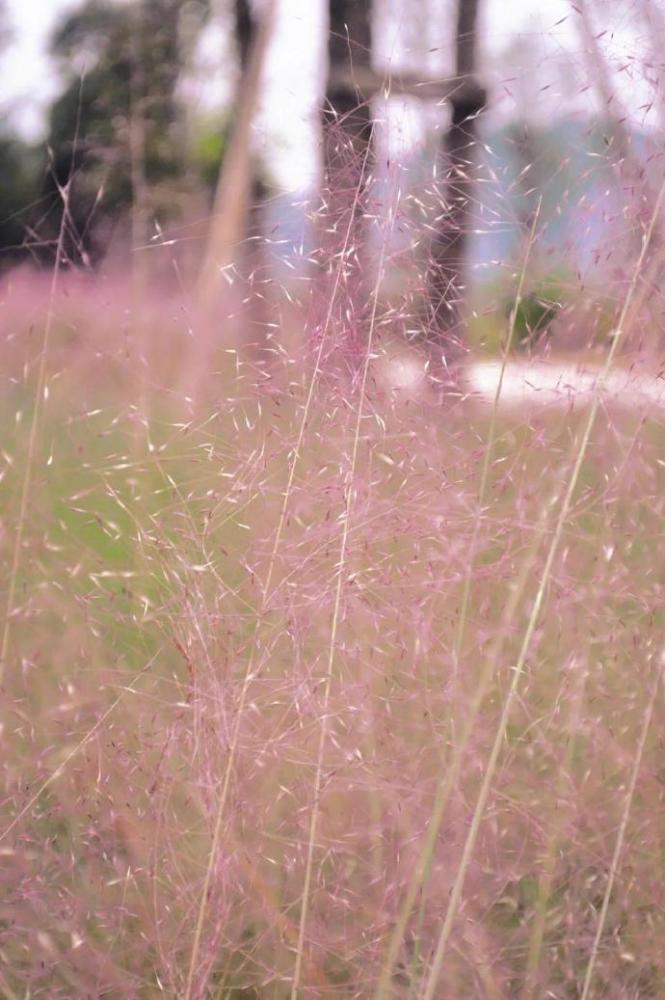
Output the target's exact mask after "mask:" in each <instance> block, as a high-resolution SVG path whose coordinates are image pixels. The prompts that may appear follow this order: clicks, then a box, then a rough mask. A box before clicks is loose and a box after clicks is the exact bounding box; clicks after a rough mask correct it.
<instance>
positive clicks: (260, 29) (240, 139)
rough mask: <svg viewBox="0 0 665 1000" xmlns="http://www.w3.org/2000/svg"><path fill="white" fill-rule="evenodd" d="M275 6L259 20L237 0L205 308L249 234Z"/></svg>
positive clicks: (202, 294) (204, 272)
mask: <svg viewBox="0 0 665 1000" xmlns="http://www.w3.org/2000/svg"><path fill="white" fill-rule="evenodd" d="M275 6H276V5H275V2H274V0H268V3H267V4H266V5H265V8H264V10H263V13H262V15H261V18H260V20H259V21H257V22H255V20H254V17H253V15H252V12H251V9H250V6H249V3H248V2H247V0H236V4H235V14H236V22H235V31H236V39H237V42H238V49H239V55H240V61H241V72H240V77H239V81H238V87H237V91H236V93H237V99H236V101H235V118H234V122H233V128H232V131H231V137H230V141H229V144H228V147H227V149H226V151H225V155H224V160H223V163H222V167H221V171H220V176H219V182H218V186H217V193H216V195H215V201H214V206H213V213H212V219H211V223H210V231H209V233H208V240H207V245H206V250H205V254H204V259H203V264H202V267H201V272H200V275H199V284H198V301H199V306H200V308H201V309H202V310H203V311H204V312H206V311H209V310H211V309H212V307H213V306H214V304H215V301H216V299H217V298H218V296H219V294H220V292H221V291H222V289H223V286H224V277H223V274H222V272H223V270H224V269H225V268H227V267H229V266H230V265H232V264H234V263H235V262H236V257H237V253H238V248H239V244H240V242H241V241H242V240H243V239H244V238H245V236H246V234H247V225H248V214H249V207H250V204H251V198H252V189H253V185H254V183H255V173H254V170H253V165H252V148H251V126H252V122H253V120H254V116H255V113H256V108H257V105H258V100H259V92H260V84H261V78H262V76H263V68H264V65H265V60H266V54H267V51H268V43H269V41H270V36H271V33H272V26H273V20H274V14H275ZM254 190H256V189H255V188H254Z"/></svg>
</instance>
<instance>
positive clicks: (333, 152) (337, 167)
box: [321, 0, 372, 370]
mask: <svg viewBox="0 0 665 1000" xmlns="http://www.w3.org/2000/svg"><path fill="white" fill-rule="evenodd" d="M328 14H329V31H328V59H329V65H328V79H327V86H326V95H325V102H324V107H323V112H322V124H323V170H324V199H325V201H326V203H327V206H328V209H327V212H326V218H325V221H324V230H325V232H324V237H323V239H322V243H321V250H322V252H323V255H324V265H326V266H328V267H333V268H334V267H336V266H337V263H338V257H337V254H338V253H339V252H341V251H342V250H344V251H345V253H346V259H347V264H348V266H347V267H346V269H345V275H346V278H345V288H344V292H345V299H344V304H343V313H344V315H345V321H344V326H345V338H344V342H343V345H342V346H343V349H344V351H345V353H346V355H347V358H346V360H347V362H348V364H349V367H350V368H351V370H353V369H354V368H355V367H356V366H357V360H358V357H359V355H361V353H362V345H363V343H364V332H363V327H364V319H365V317H364V315H363V314H364V312H365V311H366V310H365V308H364V305H365V304H366V302H367V294H366V292H367V289H366V288H363V286H364V285H365V283H366V279H367V274H368V271H367V268H366V266H363V264H365V265H366V264H367V263H368V261H367V259H366V256H367V233H366V232H364V229H365V227H364V226H363V217H364V215H365V212H366V206H365V203H364V198H363V195H364V192H365V187H366V180H367V175H368V173H369V170H368V169H367V166H366V156H367V147H368V143H370V142H371V133H372V113H371V107H370V101H369V96H370V95H368V94H367V93H363V87H362V83H363V81H365V82H366V81H367V80H368V79H369V78H370V77H371V49H372V4H371V0H329V2H328ZM347 233H348V234H349V238H348V241H346V236H347ZM345 241H346V242H347V245H346V247H345V246H344V243H345ZM363 255H365V260H364V261H363V260H362V257H363Z"/></svg>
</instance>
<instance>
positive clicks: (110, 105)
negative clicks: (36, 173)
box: [47, 0, 192, 259]
mask: <svg viewBox="0 0 665 1000" xmlns="http://www.w3.org/2000/svg"><path fill="white" fill-rule="evenodd" d="M181 8H182V5H181V3H180V2H179V0H141V2H140V3H137V4H133V5H128V4H123V5H120V4H116V3H112V2H110V0H88V2H87V3H86V4H85V5H84V6H83V8H82V9H80V10H77V11H75V12H74V13H73V14H71V15H69V16H68V17H66V18H65V20H64V21H63V22H62V23H61V24H60V26H59V27H58V29H57V30H56V32H55V34H54V36H53V38H52V42H51V50H52V53H53V55H54V56H55V57H56V58H57V59H58V60H59V61H60V63H61V65H62V67H63V68H64V70H65V77H66V85H65V89H64V91H63V92H62V94H61V95H60V97H59V98H58V99H57V100H56V101H55V103H54V105H53V107H52V109H51V113H50V121H49V147H50V149H51V150H52V169H51V172H50V177H49V180H48V181H47V192H48V193H50V194H51V195H52V196H53V197H54V199H55V202H56V205H58V201H59V199H58V195H57V192H56V185H60V186H62V185H64V184H66V183H67V182H68V180H69V179H70V178H73V183H72V187H71V204H70V212H69V215H70V221H71V225H70V227H69V230H70V232H69V237H70V238H69V240H68V245H67V248H66V249H67V251H68V253H69V254H70V255H71V256H72V257H73V258H74V259H76V258H77V257H79V256H80V255H81V254H83V255H85V254H87V255H88V256H90V257H92V258H94V257H96V256H98V255H99V254H100V253H101V252H102V251H103V249H104V248H105V246H106V244H107V243H108V240H109V238H110V235H111V230H112V228H113V227H114V226H115V225H116V223H117V222H118V220H122V219H123V218H124V219H126V218H127V216H128V214H129V212H130V209H133V211H134V213H135V219H136V218H139V219H140V222H141V224H142V225H143V227H144V228H145V227H146V226H147V225H148V224H149V222H150V221H151V220H153V219H154V220H158V221H159V222H164V221H167V220H168V219H169V218H172V217H173V216H174V215H175V214H177V206H178V202H179V194H180V192H181V191H182V187H183V184H184V177H185V172H186V165H187V164H186V156H185V153H186V147H185V143H184V135H183V125H182V121H181V113H180V108H179V105H178V101H177V97H176V89H177V84H178V81H179V78H180V74H181V70H182V66H183V58H184V55H185V53H183V51H182V48H183V46H182V45H181V37H180V15H181ZM189 35H191V25H190V31H189ZM191 44H192V40H191V37H188V38H187V46H186V47H187V48H188V49H189V48H191ZM83 67H85V69H84V71H83V72H81V69H83ZM61 211H62V210H61V207H60V206H58V209H57V211H56V212H55V213H54V218H53V219H52V226H53V228H54V229H55V228H57V226H59V220H60V216H61Z"/></svg>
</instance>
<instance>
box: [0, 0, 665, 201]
mask: <svg viewBox="0 0 665 1000" xmlns="http://www.w3.org/2000/svg"><path fill="white" fill-rule="evenodd" d="M222 2H223V0H222ZM325 2H326V0H278V11H279V16H278V23H277V27H276V31H275V35H274V38H273V42H272V47H271V53H270V57H269V61H268V66H267V72H266V81H265V88H264V90H265V99H264V111H263V114H262V116H261V120H260V122H259V123H257V129H256V132H257V141H258V142H259V143H265V144H267V145H268V146H269V147H270V149H271V161H272V162H273V164H274V165H276V172H277V175H278V177H277V179H278V181H279V182H280V183H281V184H282V185H283V186H285V187H289V188H294V189H297V188H302V187H306V186H308V184H309V183H310V182H311V180H312V177H313V173H314V171H315V169H316V167H315V157H314V155H313V152H312V136H313V129H314V125H315V119H316V108H317V106H318V99H319V97H318V95H319V92H320V78H321V66H322V64H323V55H324V53H323V31H322V25H323V21H324V7H325ZM375 2H377V4H378V10H379V11H380V15H381V16H380V26H381V30H379V31H378V32H377V36H378V37H377V39H376V49H377V52H376V56H375V58H376V61H377V64H378V65H381V66H383V67H385V66H388V65H392V66H394V67H395V68H396V69H397V68H399V67H407V66H408V67H409V68H412V69H413V68H418V67H422V66H423V64H425V65H426V66H427V69H428V71H429V72H430V73H432V74H433V75H445V74H446V73H447V72H448V71H449V69H450V58H451V55H452V48H451V46H452V38H453V36H452V26H453V18H452V17H451V16H450V14H451V13H452V10H453V7H452V6H451V2H452V0H421V3H420V4H419V6H418V8H416V7H415V5H413V4H412V3H411V2H410V0H375ZM636 2H637V3H638V4H639V3H642V2H643V0H636ZM658 2H659V3H662V2H663V0H658ZM7 5H8V8H9V16H10V26H11V27H12V28H13V32H14V39H13V44H12V45H11V47H10V48H9V50H8V51H7V52H6V53H5V54H4V56H3V57H2V60H1V63H2V78H3V88H2V90H3V97H2V103H1V104H0V110H1V111H2V113H3V114H4V115H5V116H6V117H8V119H9V120H10V122H11V123H12V125H14V126H15V127H16V128H18V129H19V130H20V131H21V132H22V133H23V134H24V135H25V136H26V137H28V138H38V137H40V136H41V135H42V134H43V129H44V110H45V108H46V107H47V106H48V103H49V100H50V99H52V97H53V96H54V94H56V93H57V91H58V81H57V78H56V77H55V76H54V72H53V69H52V67H51V66H50V65H49V62H48V60H47V58H46V45H47V40H48V37H49V34H50V33H51V31H52V29H53V26H54V24H55V23H56V22H57V21H58V20H59V19H60V18H61V17H62V15H63V13H64V12H66V11H67V10H72V9H75V8H76V7H77V6H79V5H80V0H7ZM446 6H448V16H446V14H445V10H446ZM417 9H418V10H420V11H424V12H425V15H424V19H423V21H424V23H417V18H416V15H415V13H414V11H416V10H417ZM442 10H443V12H444V13H443V16H442ZM595 10H596V12H597V13H596V22H597V26H598V29H599V31H603V30H605V29H607V33H606V35H604V36H603V41H602V44H603V45H605V46H606V47H607V48H608V49H609V50H610V51H611V53H612V55H613V58H614V65H615V70H616V71H615V73H614V77H613V79H614V80H615V85H616V88H617V93H618V95H619V98H620V99H621V100H623V102H624V104H625V106H626V111H627V112H628V113H629V114H630V115H631V116H632V117H635V118H637V119H640V115H641V119H640V120H646V119H647V118H648V115H647V114H646V112H645V110H644V109H645V106H646V105H647V104H648V103H649V98H650V93H649V86H650V84H649V83H648V81H645V79H644V78H643V64H644V62H645V60H646V59H647V54H645V52H644V46H645V44H646V42H647V41H648V39H647V38H646V37H645V36H644V27H643V23H642V21H640V19H639V18H638V17H637V16H636V14H635V3H633V2H628V0H618V2H614V3H613V4H612V5H611V4H610V2H609V0H599V2H598V3H597V4H596V6H595ZM606 15H607V17H608V18H609V17H610V16H611V18H612V23H611V24H610V23H607V24H606V23H604V21H603V18H604V17H605V16H606ZM481 16H482V24H481V31H480V40H481V59H482V63H483V68H484V70H485V72H486V74H487V75H488V76H489V78H490V82H491V84H492V88H491V94H492V98H491V99H492V107H493V113H494V114H495V115H498V116H501V115H504V116H506V115H514V114H515V113H519V114H522V115H527V116H528V115H530V114H533V112H534V108H537V110H538V113H539V114H540V115H557V114H566V113H568V114H569V113H571V112H575V111H580V110H584V109H585V108H587V109H588V108H593V101H594V94H593V90H592V89H588V88H586V82H587V81H586V78H585V73H586V68H585V65H584V61H583V59H582V58H581V43H580V40H579V35H578V33H577V31H576V28H575V17H576V12H575V9H574V7H573V5H572V3H571V2H570V0H547V3H543V2H542V0H481ZM640 31H642V35H641V34H640ZM220 36H221V33H220V32H218V33H217V35H215V34H214V33H211V34H210V35H209V36H208V38H207V39H206V41H205V44H204V46H203V47H202V51H201V72H200V73H199V76H198V82H197V80H196V79H195V80H193V81H192V82H191V83H190V86H189V95H190V97H191V96H193V97H194V98H195V100H197V101H198V102H199V103H200V105H201V106H204V107H205V106H214V104H215V103H216V102H215V99H216V97H217V96H219V97H220V98H221V99H222V100H223V99H224V96H225V95H226V94H228V81H226V80H225V79H224V76H223V73H222V71H221V70H219V71H218V72H217V73H215V69H216V63H217V54H218V52H220V51H221V49H222V47H223V45H224V44H225V42H224V39H223V38H222V37H220ZM312 39H315V40H317V41H318V45H317V44H312ZM224 61H225V60H223V59H221V58H220V60H219V62H220V63H223V62H224ZM409 64H410V65H409ZM652 83H653V81H652ZM649 113H651V112H649ZM402 121H403V126H404V127H403V129H402V132H401V134H403V141H404V142H405V143H407V144H408V142H409V139H408V133H409V121H408V117H407V118H406V119H404V118H403V119H402ZM261 123H263V125H262V124H261ZM398 133H399V130H398ZM398 141H399V136H398Z"/></svg>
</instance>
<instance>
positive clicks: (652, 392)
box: [466, 359, 665, 409]
mask: <svg viewBox="0 0 665 1000" xmlns="http://www.w3.org/2000/svg"><path fill="white" fill-rule="evenodd" d="M500 373H501V362H500V361H475V362H473V363H472V364H470V365H469V366H468V368H467V370H466V382H467V385H468V387H469V391H470V392H471V393H472V394H474V395H476V396H478V397H479V398H481V399H483V400H486V401H487V402H488V403H493V402H494V396H495V393H496V388H497V385H498V382H499V376H500ZM597 392H600V393H602V394H603V395H604V396H605V397H606V398H607V401H608V402H615V403H619V404H621V405H625V406H630V407H635V408H641V407H644V406H649V407H654V406H655V407H656V408H658V409H665V372H661V373H660V374H654V373H653V372H652V371H650V372H647V371H645V370H638V369H635V370H632V371H630V370H621V369H615V370H614V371H612V372H610V374H609V375H608V376H607V377H606V378H605V380H604V381H601V380H600V369H598V368H593V367H591V366H588V365H583V364H582V363H579V364H574V363H571V362H569V361H557V360H556V359H554V360H552V361H520V360H511V361H509V362H508V364H507V366H506V369H505V372H504V378H503V385H502V387H501V403H502V404H503V405H504V406H507V405H525V404H526V405H533V406H547V405H549V406H569V405H570V404H571V403H577V402H581V403H584V402H586V401H587V400H589V399H591V398H592V397H593V395H594V394H595V393H597Z"/></svg>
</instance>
